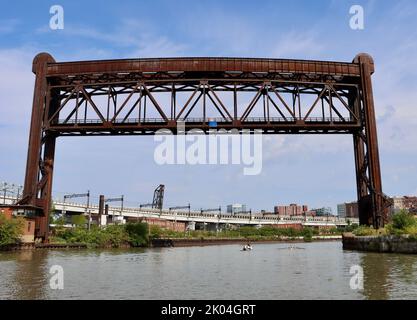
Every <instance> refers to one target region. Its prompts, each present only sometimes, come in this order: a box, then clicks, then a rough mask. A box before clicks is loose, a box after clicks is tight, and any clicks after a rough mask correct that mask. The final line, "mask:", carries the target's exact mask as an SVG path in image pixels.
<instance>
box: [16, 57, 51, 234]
mask: <svg viewBox="0 0 417 320" xmlns="http://www.w3.org/2000/svg"><path fill="white" fill-rule="evenodd" d="M50 62H55V60H54V59H53V58H52V56H51V55H49V54H47V53H40V54H38V55H37V56H36V57H35V58H34V60H33V66H32V72H33V73H35V75H36V81H35V91H34V96H33V106H32V118H31V122H30V135H29V146H28V156H27V162H26V176H25V184H24V189H23V196H22V200H21V201H20V202H19V204H20V205H25V206H28V207H32V208H33V209H35V211H36V217H35V223H36V226H35V238H42V239H43V240H44V241H47V240H48V226H49V222H48V220H49V211H50V206H51V193H52V173H53V162H54V155H55V140H56V136H55V135H53V134H50V133H48V132H45V122H44V119H43V117H45V118H47V117H49V116H50V113H51V112H53V108H52V107H53V105H54V104H51V103H50V102H51V97H50V92H49V87H48V83H47V79H46V74H47V64H48V63H50ZM53 100H54V101H55V100H56V99H53ZM55 102H56V101H55ZM50 105H51V107H50ZM42 152H43V157H41V155H42Z"/></svg>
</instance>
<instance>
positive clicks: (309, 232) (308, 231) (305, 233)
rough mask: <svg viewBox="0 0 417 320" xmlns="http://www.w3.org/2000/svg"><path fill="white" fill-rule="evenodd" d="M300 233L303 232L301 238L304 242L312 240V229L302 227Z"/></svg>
mask: <svg viewBox="0 0 417 320" xmlns="http://www.w3.org/2000/svg"><path fill="white" fill-rule="evenodd" d="M302 234H303V239H304V241H305V242H311V241H313V235H314V232H313V229H311V228H304V229H303V230H302Z"/></svg>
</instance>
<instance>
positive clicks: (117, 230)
mask: <svg viewBox="0 0 417 320" xmlns="http://www.w3.org/2000/svg"><path fill="white" fill-rule="evenodd" d="M148 233H149V231H148V225H147V224H146V223H141V222H137V223H128V224H125V225H108V226H106V227H101V228H100V227H98V226H95V225H92V226H91V228H90V230H88V229H87V228H86V227H85V226H84V225H76V226H75V227H73V228H64V227H63V226H57V227H56V228H54V230H53V232H52V236H51V237H50V239H49V241H50V243H83V244H87V246H88V247H93V248H94V247H100V248H120V247H144V246H147V245H148V241H149V239H148Z"/></svg>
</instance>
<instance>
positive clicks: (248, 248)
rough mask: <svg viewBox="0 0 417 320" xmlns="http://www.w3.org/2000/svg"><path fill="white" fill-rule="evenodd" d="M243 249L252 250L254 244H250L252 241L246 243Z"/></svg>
mask: <svg viewBox="0 0 417 320" xmlns="http://www.w3.org/2000/svg"><path fill="white" fill-rule="evenodd" d="M242 250H243V251H248V250H252V246H251V244H250V243H248V244H245V245H244V246H243V249H242Z"/></svg>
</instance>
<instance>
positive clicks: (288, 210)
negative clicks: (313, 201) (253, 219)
mask: <svg viewBox="0 0 417 320" xmlns="http://www.w3.org/2000/svg"><path fill="white" fill-rule="evenodd" d="M307 211H308V206H306V205H298V204H296V203H291V204H290V205H289V206H275V207H274V213H275V214H277V215H280V216H302V215H304V214H305V213H306V212H307Z"/></svg>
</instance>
